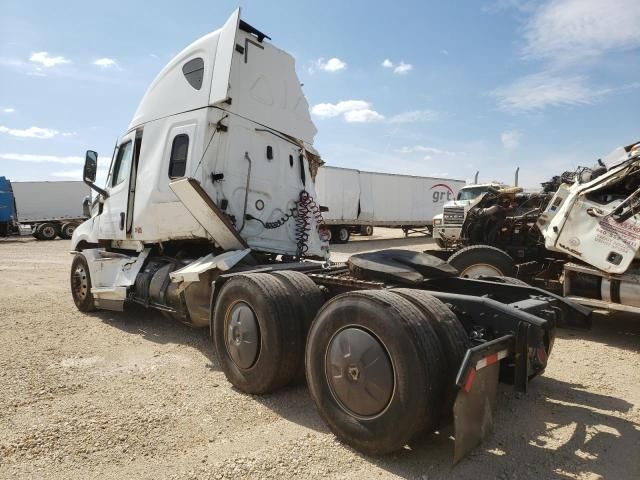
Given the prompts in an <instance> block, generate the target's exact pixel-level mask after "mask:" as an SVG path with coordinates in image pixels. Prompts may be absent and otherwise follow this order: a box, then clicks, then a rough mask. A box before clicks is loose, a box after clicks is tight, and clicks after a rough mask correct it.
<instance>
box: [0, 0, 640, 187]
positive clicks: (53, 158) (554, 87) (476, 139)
mask: <svg viewBox="0 0 640 480" xmlns="http://www.w3.org/2000/svg"><path fill="white" fill-rule="evenodd" d="M151 5H153V6H151ZM237 6H241V7H242V8H243V14H242V16H243V18H244V19H245V20H246V21H247V22H249V23H250V24H252V25H254V26H255V27H257V28H259V29H260V30H262V31H264V32H265V33H267V34H268V35H270V36H271V37H272V38H273V43H274V44H275V45H276V46H278V47H280V48H282V49H284V50H287V51H288V52H290V53H291V54H292V55H293V56H294V57H295V58H296V65H297V70H298V75H299V77H300V80H301V81H302V82H303V83H304V91H305V93H306V95H307V98H308V100H309V104H310V106H311V107H312V112H313V119H314V121H315V123H316V126H317V128H318V134H317V136H316V142H315V146H316V148H317V149H318V150H319V151H320V153H321V154H322V157H323V159H324V160H325V161H326V162H327V163H328V164H331V165H338V166H345V167H354V168H360V169H368V170H375V171H387V172H396V173H408V174H415V175H437V176H446V177H451V178H459V179H470V178H472V177H473V174H474V173H475V171H476V170H480V178H481V179H482V180H493V179H495V180H501V181H506V182H508V181H511V179H512V177H513V171H514V170H515V168H516V167H518V166H519V167H520V179H521V184H523V185H525V186H530V187H535V186H537V184H538V183H539V182H540V181H543V180H545V179H547V178H549V177H550V176H552V175H554V174H557V173H560V172H562V171H563V170H567V169H573V168H575V167H577V166H578V165H592V164H593V163H594V161H595V159H596V158H598V156H601V155H604V154H606V153H608V152H609V151H610V150H612V149H613V148H615V147H617V146H619V145H622V144H627V143H631V142H633V141H636V140H640V132H639V131H638V130H639V129H638V123H639V120H640V61H638V60H639V59H640V58H639V54H640V2H639V1H638V0H607V1H606V2H605V1H602V0H537V1H520V0H487V1H480V0H478V1H471V0H470V1H466V2H462V1H461V2H435V1H433V2H426V1H407V2H382V1H379V2H372V1H364V0H353V1H344V0H343V1H333V0H325V1H309V2H305V1H302V0H297V1H272V2H268V1H242V2H231V1H222V0H220V1H215V2H214V1H189V0H182V1H181V2H170V1H154V2H125V1H116V0H111V1H109V2H87V1H64V2H62V1H52V0H49V1H35V0H34V1H26V0H0V8H1V11H2V15H0V175H5V176H7V177H9V178H10V179H13V180H68V179H79V178H80V169H81V164H82V157H83V155H84V151H85V150H86V149H88V148H91V149H95V150H97V151H98V152H100V154H101V155H102V161H103V162H104V164H106V163H108V160H107V159H106V158H105V157H107V156H109V157H110V155H111V151H112V149H113V145H114V142H115V140H116V138H117V137H118V136H119V135H121V134H122V133H123V132H124V130H125V129H126V127H127V125H128V123H129V120H130V119H131V116H132V115H133V112H134V111H135V109H136V106H137V104H138V101H139V100H140V98H141V97H142V95H143V93H144V91H145V89H146V87H147V85H148V84H149V83H150V82H151V80H152V79H153V78H154V77H155V75H156V74H157V73H158V72H159V71H160V70H161V68H162V67H163V65H164V64H165V63H166V62H167V61H169V60H170V59H171V58H172V56H173V55H174V54H176V53H177V52H179V51H180V50H181V49H182V48H183V47H185V46H186V45H188V44H189V43H191V42H192V41H193V40H195V39H197V38H198V37H200V36H201V35H203V34H205V33H207V32H210V31H212V30H215V29H217V28H218V27H220V26H221V25H222V24H223V22H224V21H225V20H226V18H227V17H228V16H229V15H230V13H231V12H232V11H233V10H234V9H235V8H236V7H237Z"/></svg>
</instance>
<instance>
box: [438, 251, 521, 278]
mask: <svg viewBox="0 0 640 480" xmlns="http://www.w3.org/2000/svg"><path fill="white" fill-rule="evenodd" d="M447 262H448V263H449V265H451V266H452V267H454V268H456V269H457V270H458V271H459V272H460V276H461V277H465V278H479V277H513V276H514V275H515V273H516V268H515V263H514V261H513V258H511V256H510V255H509V254H507V253H506V252H504V251H502V250H500V249H499V248H495V247H490V246H488V245H472V246H470V247H465V248H462V249H460V250H458V251H457V252H456V253H454V254H453V255H451V256H450V257H449V260H447Z"/></svg>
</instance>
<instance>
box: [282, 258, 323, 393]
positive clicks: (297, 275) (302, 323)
mask: <svg viewBox="0 0 640 480" xmlns="http://www.w3.org/2000/svg"><path fill="white" fill-rule="evenodd" d="M272 275H273V276H274V277H276V278H277V279H278V280H280V282H281V283H282V284H283V285H284V286H285V287H286V289H287V291H288V292H289V296H290V298H291V300H292V303H293V306H294V308H295V310H296V314H295V319H296V322H297V323H298V326H299V328H300V342H301V345H303V346H304V345H305V344H306V342H307V334H308V333H309V328H310V327H311V322H313V319H314V318H315V317H316V314H317V313H318V310H320V308H321V307H322V304H323V303H324V295H323V294H322V291H321V290H320V287H318V285H316V284H315V282H314V281H313V280H311V279H310V278H309V277H308V276H307V275H305V274H304V273H302V272H296V271H293V270H281V271H277V272H272ZM294 382H295V383H296V384H303V383H304V382H305V374H304V358H301V359H300V363H299V368H298V370H297V372H296V375H295V378H294Z"/></svg>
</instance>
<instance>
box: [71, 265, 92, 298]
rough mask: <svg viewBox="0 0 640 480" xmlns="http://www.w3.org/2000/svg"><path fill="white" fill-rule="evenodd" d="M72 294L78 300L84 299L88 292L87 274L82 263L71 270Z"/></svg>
mask: <svg viewBox="0 0 640 480" xmlns="http://www.w3.org/2000/svg"><path fill="white" fill-rule="evenodd" d="M73 294H74V295H75V297H76V298H78V299H79V300H84V299H85V298H86V297H87V295H88V294H89V275H88V274H87V271H86V270H85V268H84V267H83V266H82V265H79V266H77V267H76V268H75V270H74V271H73Z"/></svg>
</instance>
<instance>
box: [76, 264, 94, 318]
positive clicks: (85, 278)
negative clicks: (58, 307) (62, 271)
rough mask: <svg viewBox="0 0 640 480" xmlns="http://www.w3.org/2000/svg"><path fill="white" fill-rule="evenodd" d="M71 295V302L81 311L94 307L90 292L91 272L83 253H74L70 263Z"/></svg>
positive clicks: (90, 309) (87, 310) (88, 310)
mask: <svg viewBox="0 0 640 480" xmlns="http://www.w3.org/2000/svg"><path fill="white" fill-rule="evenodd" d="M70 283H71V295H72V297H73V302H74V303H75V304H76V307H77V308H78V310H80V311H81V312H90V311H92V310H95V309H96V306H95V304H94V302H93V295H92V294H91V274H90V273H89V264H88V263H87V259H86V258H84V255H80V254H78V255H76V256H75V257H74V258H73V262H72V263H71V279H70Z"/></svg>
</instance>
